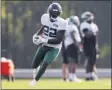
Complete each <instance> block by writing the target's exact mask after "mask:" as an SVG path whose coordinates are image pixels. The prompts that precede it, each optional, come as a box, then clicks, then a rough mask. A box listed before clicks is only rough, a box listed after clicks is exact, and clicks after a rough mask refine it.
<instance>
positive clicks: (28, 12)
mask: <svg viewBox="0 0 112 90" xmlns="http://www.w3.org/2000/svg"><path fill="white" fill-rule="evenodd" d="M50 3H52V1H2V8H1V9H2V18H1V20H2V24H1V28H2V33H1V36H2V38H1V41H2V42H1V45H2V50H1V52H2V56H4V57H6V58H11V59H12V60H13V61H14V63H15V66H16V68H30V67H31V62H32V58H33V56H34V53H35V51H36V49H37V46H36V45H34V44H33V42H32V36H33V34H34V33H36V32H37V30H38V29H39V28H40V18H41V15H42V14H43V13H45V12H46V11H47V10H46V9H47V8H48V6H49V5H50ZM59 3H60V4H61V6H62V9H63V14H62V17H63V18H65V19H66V18H67V17H69V16H70V15H78V16H79V17H80V16H81V14H82V13H83V12H84V11H86V10H88V11H91V12H93V14H94V15H95V22H96V23H97V25H98V27H99V30H100V32H99V45H100V52H101V55H100V60H98V62H97V64H98V67H107V68H108V67H110V66H111V63H110V62H111V51H110V49H111V21H110V19H111V4H110V2H109V1H97V3H96V1H59ZM61 62H62V57H61V54H60V55H59V57H58V60H56V61H54V62H53V64H52V65H51V66H50V67H52V68H57V67H61ZM80 62H83V60H82V61H80ZM80 67H81V65H80Z"/></svg>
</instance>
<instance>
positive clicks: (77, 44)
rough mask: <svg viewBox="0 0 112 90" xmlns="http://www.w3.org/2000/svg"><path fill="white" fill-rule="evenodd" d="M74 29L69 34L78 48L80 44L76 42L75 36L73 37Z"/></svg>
mask: <svg viewBox="0 0 112 90" xmlns="http://www.w3.org/2000/svg"><path fill="white" fill-rule="evenodd" d="M75 33H76V32H75V31H72V32H71V33H70V35H71V37H72V39H73V41H74V45H75V46H77V48H78V49H79V46H80V44H81V43H80V42H77V40H76V38H75Z"/></svg>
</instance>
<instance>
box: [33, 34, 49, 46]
mask: <svg viewBox="0 0 112 90" xmlns="http://www.w3.org/2000/svg"><path fill="white" fill-rule="evenodd" d="M47 41H48V40H47V39H45V38H43V37H42V36H39V35H36V34H35V35H34V36H33V43H34V44H35V45H40V44H43V43H47Z"/></svg>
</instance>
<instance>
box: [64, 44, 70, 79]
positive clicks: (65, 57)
mask: <svg viewBox="0 0 112 90" xmlns="http://www.w3.org/2000/svg"><path fill="white" fill-rule="evenodd" d="M62 57H63V64H62V74H63V80H64V81H66V80H67V77H68V73H69V72H68V64H69V61H68V57H67V49H66V48H65V47H64V46H62Z"/></svg>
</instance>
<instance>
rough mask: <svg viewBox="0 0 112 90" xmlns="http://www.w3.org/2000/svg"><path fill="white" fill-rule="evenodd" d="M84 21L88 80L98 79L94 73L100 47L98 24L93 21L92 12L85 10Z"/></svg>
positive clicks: (83, 33)
mask: <svg viewBox="0 0 112 90" xmlns="http://www.w3.org/2000/svg"><path fill="white" fill-rule="evenodd" d="M81 19H82V23H81V25H80V32H81V35H82V40H83V47H84V48H83V50H84V54H85V56H86V59H87V60H86V61H87V62H86V63H87V64H86V80H96V79H97V76H96V75H95V73H94V69H95V68H94V67H95V63H96V56H98V54H99V48H98V38H97V36H98V35H97V34H98V31H99V30H98V26H97V25H96V24H95V23H94V22H93V20H94V15H93V14H92V13H91V12H88V11H87V12H84V13H83V14H82V15H81Z"/></svg>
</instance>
